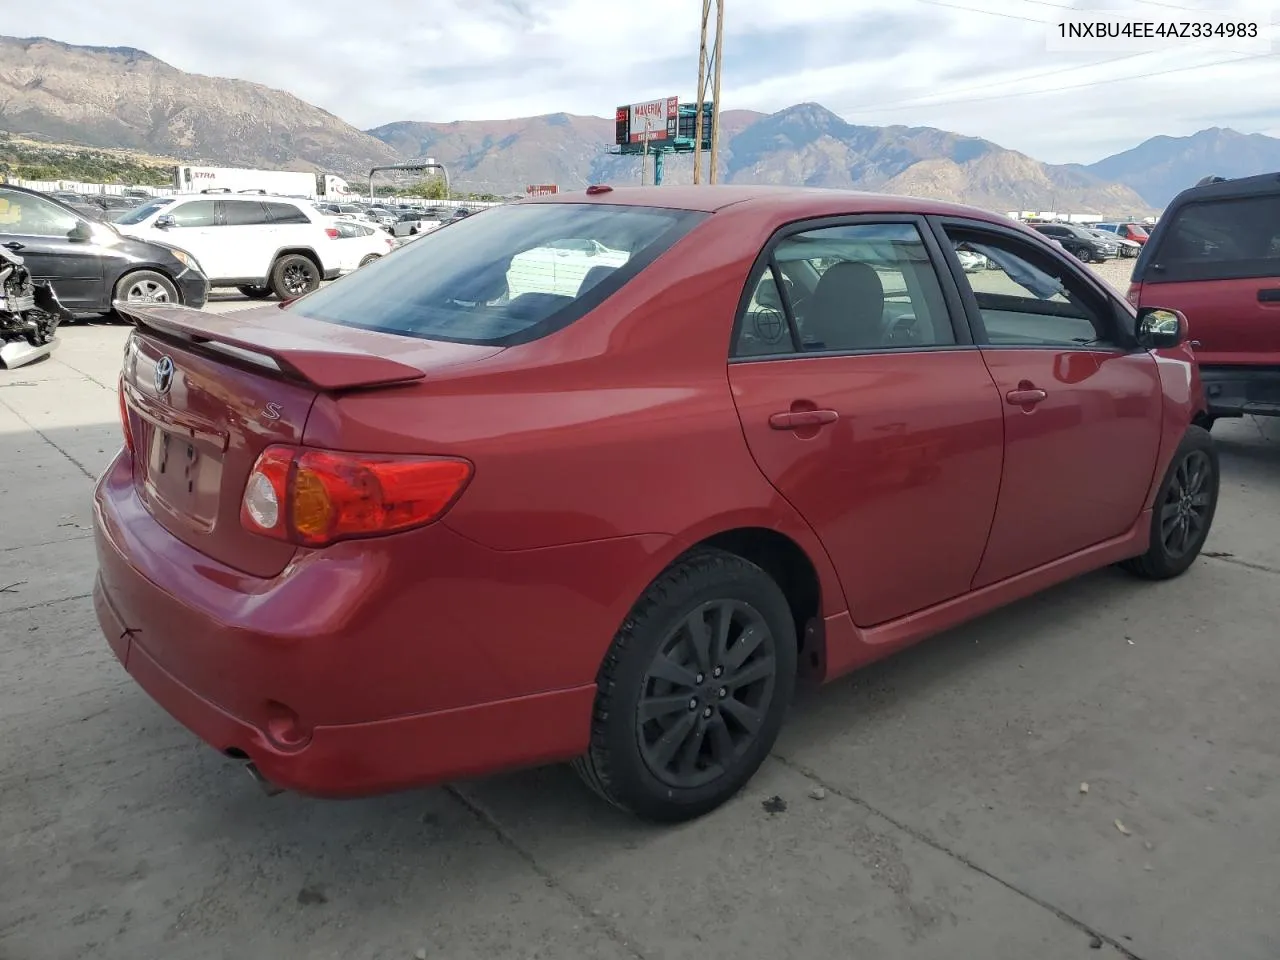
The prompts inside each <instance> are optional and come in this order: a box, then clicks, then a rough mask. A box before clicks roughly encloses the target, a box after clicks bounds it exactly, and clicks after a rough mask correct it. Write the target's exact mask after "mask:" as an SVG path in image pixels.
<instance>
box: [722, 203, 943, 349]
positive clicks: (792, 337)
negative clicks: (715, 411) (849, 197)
mask: <svg viewBox="0 0 1280 960" xmlns="http://www.w3.org/2000/svg"><path fill="white" fill-rule="evenodd" d="M770 259H771V263H770V264H769V267H768V269H766V270H765V272H764V275H763V276H762V277H761V279H760V281H759V283H758V284H757V286H756V288H755V290H754V292H753V293H752V296H751V300H750V301H749V302H748V304H747V307H746V311H745V313H744V314H743V316H742V319H741V321H740V322H739V325H738V332H737V337H736V340H735V343H734V349H733V355H734V356H735V357H739V358H741V357H757V356H765V355H777V354H786V353H794V352H797V348H798V351H803V352H806V353H807V352H811V351H812V352H832V351H839V352H842V353H848V352H861V351H865V350H892V349H899V350H901V349H919V348H921V347H945V346H951V345H953V344H954V343H955V342H956V338H955V330H954V329H953V327H952V325H951V317H950V314H949V313H948V311H947V307H946V302H945V301H944V300H943V297H942V289H941V287H940V286H939V284H938V277H937V274H936V273H935V272H934V268H933V264H932V263H931V261H930V259H929V254H928V251H927V250H926V249H925V245H924V241H923V240H922V239H921V237H920V232H919V231H918V230H917V229H916V227H915V225H914V224H910V223H865V224H851V225H849V226H839V227H826V228H820V229H816V230H808V231H805V232H803V233H796V234H792V235H791V236H789V237H787V238H785V239H783V240H782V241H780V242H779V243H778V244H777V246H776V247H774V249H773V256H772V257H771V258H770ZM788 311H790V313H791V316H792V319H793V320H794V334H793V332H792V329H791V328H789V324H788V322H787V312H788ZM797 340H798V343H797Z"/></svg>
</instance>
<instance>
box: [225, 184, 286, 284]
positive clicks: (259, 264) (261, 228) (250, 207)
mask: <svg viewBox="0 0 1280 960" xmlns="http://www.w3.org/2000/svg"><path fill="white" fill-rule="evenodd" d="M218 205H219V206H220V207H221V208H222V220H221V222H222V226H221V227H219V236H220V238H221V244H222V246H223V247H224V248H225V251H226V263H225V265H224V269H225V270H226V271H227V272H226V273H224V274H222V276H224V277H233V278H240V279H257V278H261V277H265V276H266V270H267V265H268V264H269V263H270V262H271V260H270V256H271V253H272V252H274V250H275V243H274V237H275V230H274V228H273V227H272V225H271V218H270V217H269V216H267V207H266V204H264V203H263V202H262V201H261V200H219V201H218ZM268 247H270V250H267V248H268Z"/></svg>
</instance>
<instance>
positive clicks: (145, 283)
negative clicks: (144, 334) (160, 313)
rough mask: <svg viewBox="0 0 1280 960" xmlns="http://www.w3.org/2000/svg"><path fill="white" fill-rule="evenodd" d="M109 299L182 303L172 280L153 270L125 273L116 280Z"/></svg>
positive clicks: (130, 301)
mask: <svg viewBox="0 0 1280 960" xmlns="http://www.w3.org/2000/svg"><path fill="white" fill-rule="evenodd" d="M111 299H112V300H124V301H126V302H128V303H175V304H181V303H182V298H181V297H180V296H179V295H178V288H177V287H176V286H175V285H174V283H173V281H172V280H170V279H169V278H168V277H166V276H165V275H164V274H163V273H159V272H157V271H155V270H135V271H133V272H132V273H126V274H125V275H124V276H123V277H121V278H120V279H119V280H117V281H116V286H115V289H114V290H113V291H112V292H111Z"/></svg>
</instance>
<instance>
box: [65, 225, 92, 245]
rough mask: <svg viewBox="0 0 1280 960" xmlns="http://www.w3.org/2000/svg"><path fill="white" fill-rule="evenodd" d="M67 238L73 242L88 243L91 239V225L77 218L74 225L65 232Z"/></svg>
mask: <svg viewBox="0 0 1280 960" xmlns="http://www.w3.org/2000/svg"><path fill="white" fill-rule="evenodd" d="M67 239H68V240H71V241H72V242H74V243H88V242H89V241H90V240H92V239H93V227H91V226H89V224H88V223H87V222H86V221H84V220H77V221H76V225H75V226H74V227H72V228H71V229H70V230H69V231H68V232H67Z"/></svg>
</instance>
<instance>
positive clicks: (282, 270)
mask: <svg viewBox="0 0 1280 960" xmlns="http://www.w3.org/2000/svg"><path fill="white" fill-rule="evenodd" d="M270 283H271V291H272V292H273V293H274V294H275V295H276V296H277V297H279V298H280V299H281V300H296V299H297V298H298V297H301V296H304V295H305V294H308V293H310V292H311V291H312V290H314V289H316V287H318V286H320V268H319V267H317V266H316V265H315V262H314V261H313V260H311V259H310V258H309V257H304V256H303V255H302V254H300V253H286V254H285V255H284V256H283V257H281V258H280V259H279V260H277V261H276V262H275V266H273V267H272V268H271V279H270Z"/></svg>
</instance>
